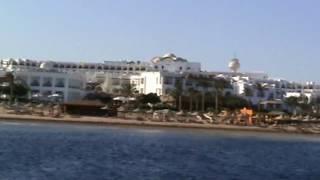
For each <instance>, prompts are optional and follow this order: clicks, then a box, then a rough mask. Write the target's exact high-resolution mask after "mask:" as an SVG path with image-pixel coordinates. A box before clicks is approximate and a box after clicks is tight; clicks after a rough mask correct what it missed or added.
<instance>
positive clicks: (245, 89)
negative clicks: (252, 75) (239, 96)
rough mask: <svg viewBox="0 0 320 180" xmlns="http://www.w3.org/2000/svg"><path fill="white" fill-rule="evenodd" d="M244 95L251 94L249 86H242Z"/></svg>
mask: <svg viewBox="0 0 320 180" xmlns="http://www.w3.org/2000/svg"><path fill="white" fill-rule="evenodd" d="M244 95H245V96H247V97H251V96H253V92H252V89H251V88H250V87H245V88H244Z"/></svg>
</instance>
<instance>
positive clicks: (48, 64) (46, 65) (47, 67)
mask: <svg viewBox="0 0 320 180" xmlns="http://www.w3.org/2000/svg"><path fill="white" fill-rule="evenodd" d="M40 69H45V70H51V69H53V63H52V62H43V63H41V64H40Z"/></svg>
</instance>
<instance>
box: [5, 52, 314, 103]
mask: <svg viewBox="0 0 320 180" xmlns="http://www.w3.org/2000/svg"><path fill="white" fill-rule="evenodd" d="M0 68H1V69H2V71H3V72H5V71H11V72H14V74H15V76H16V77H17V78H18V79H21V80H24V81H25V82H26V83H27V84H28V86H29V87H30V88H31V92H32V94H34V93H40V94H42V95H44V96H47V95H49V94H54V93H57V94H61V95H62V96H63V97H64V101H72V100H77V99H81V98H82V97H83V96H84V95H85V94H86V93H87V91H86V84H87V83H96V84H100V87H101V88H102V89H103V90H104V91H105V92H107V93H112V94H117V93H119V92H120V89H121V86H122V84H128V83H132V84H135V86H136V89H137V90H138V91H139V93H144V94H148V93H156V94H158V95H160V96H161V95H166V94H168V93H169V92H170V91H171V90H173V89H174V88H175V81H177V80H181V79H182V80H183V88H184V89H188V88H197V85H196V84H194V83H193V82H191V81H189V80H188V79H186V78H185V77H186V75H188V74H192V75H199V76H214V77H220V78H224V79H226V80H228V81H230V82H231V84H232V86H233V88H232V89H227V90H226V93H227V92H228V93H231V94H236V95H240V96H243V97H245V98H246V99H248V100H250V101H251V102H252V103H253V104H256V103H258V102H260V101H261V100H270V99H283V98H284V97H288V96H307V97H308V100H309V102H311V100H312V99H315V98H317V97H320V86H318V85H316V84H314V83H308V84H306V85H303V84H299V83H293V82H288V81H285V80H276V79H270V78H269V77H268V75H267V74H265V73H241V72H238V69H239V68H240V63H239V60H238V59H232V60H231V62H230V63H229V68H230V69H231V72H206V71H202V70H201V64H200V63H198V62H189V61H187V60H186V59H184V58H181V57H177V56H175V55H174V54H171V53H170V54H165V55H164V56H158V57H154V58H152V59H151V62H142V61H104V62H103V63H86V62H80V63H75V62H57V61H56V62H55V61H34V60H28V59H2V60H0ZM257 83H259V84H261V85H262V86H263V89H264V93H263V94H264V96H263V97H261V96H260V95H259V93H260V92H259V91H258V89H257V87H256V85H257ZM248 88H249V89H250V90H251V91H252V95H250V96H247V95H246V93H245V91H246V90H247V89H248ZM199 90H201V89H199ZM260 94H261V93H260Z"/></svg>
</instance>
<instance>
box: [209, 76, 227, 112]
mask: <svg viewBox="0 0 320 180" xmlns="http://www.w3.org/2000/svg"><path fill="white" fill-rule="evenodd" d="M213 87H214V91H213V94H214V97H215V100H214V101H215V111H216V112H218V110H219V96H223V95H222V92H223V90H224V89H225V88H231V84H230V83H229V82H228V81H227V80H225V79H222V78H215V79H214V81H213Z"/></svg>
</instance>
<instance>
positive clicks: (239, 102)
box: [222, 95, 250, 110]
mask: <svg viewBox="0 0 320 180" xmlns="http://www.w3.org/2000/svg"><path fill="white" fill-rule="evenodd" d="M222 100H223V104H222V106H223V107H225V108H228V109H231V110H235V109H241V108H244V107H248V106H249V105H250V103H249V102H248V101H247V100H246V99H244V98H241V97H238V96H234V95H230V96H225V97H223V98H222Z"/></svg>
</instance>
